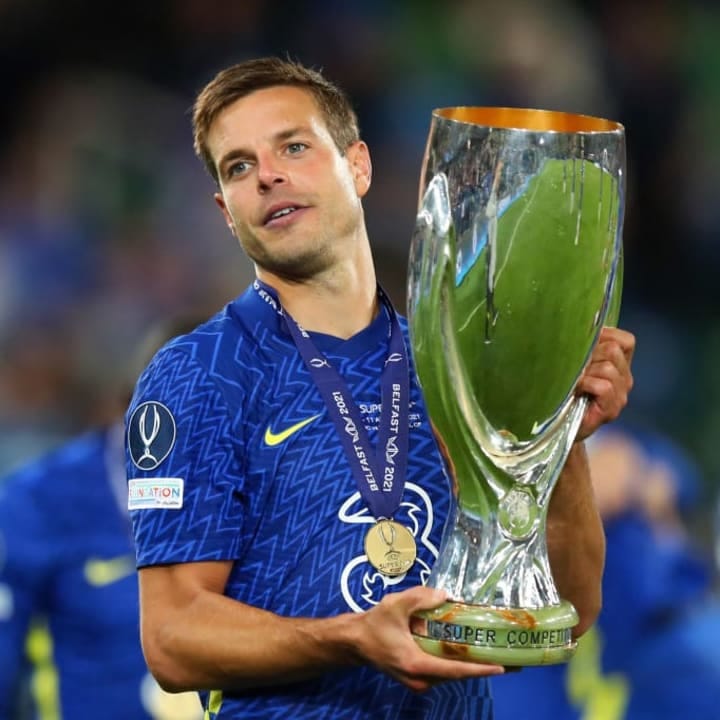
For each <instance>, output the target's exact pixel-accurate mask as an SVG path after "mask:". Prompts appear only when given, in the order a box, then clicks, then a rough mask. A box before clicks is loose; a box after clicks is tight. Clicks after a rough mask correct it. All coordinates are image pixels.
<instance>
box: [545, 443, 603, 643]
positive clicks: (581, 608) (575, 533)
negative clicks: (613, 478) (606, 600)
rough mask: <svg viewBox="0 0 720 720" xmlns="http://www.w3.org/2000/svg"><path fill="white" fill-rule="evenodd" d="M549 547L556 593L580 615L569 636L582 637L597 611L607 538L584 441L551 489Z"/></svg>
mask: <svg viewBox="0 0 720 720" xmlns="http://www.w3.org/2000/svg"><path fill="white" fill-rule="evenodd" d="M547 542H548V553H549V556H550V565H551V567H552V571H553V576H554V578H555V584H556V585H557V588H558V592H559V593H560V596H561V597H562V598H564V599H566V600H569V601H570V602H571V603H572V604H573V605H574V606H575V609H576V610H577V611H578V614H579V615H580V621H579V623H578V625H577V626H576V627H575V629H574V630H573V634H574V635H575V636H579V635H582V633H584V632H585V631H586V630H587V629H588V628H589V627H590V625H592V624H593V622H595V619H596V618H597V615H598V613H599V612H600V606H601V602H602V590H601V582H602V573H603V567H604V564H605V534H604V531H603V527H602V520H601V518H600V515H599V513H598V511H597V507H596V505H595V499H594V495H593V488H592V482H591V479H590V467H589V464H588V459H587V454H586V452H585V446H584V444H583V443H582V442H576V443H575V444H574V445H573V447H572V450H571V451H570V454H569V455H568V459H567V461H566V463H565V466H564V468H563V470H562V472H561V474H560V477H559V478H558V481H557V484H556V486H555V489H554V490H553V494H552V497H551V499H550V507H549V510H548V521H547Z"/></svg>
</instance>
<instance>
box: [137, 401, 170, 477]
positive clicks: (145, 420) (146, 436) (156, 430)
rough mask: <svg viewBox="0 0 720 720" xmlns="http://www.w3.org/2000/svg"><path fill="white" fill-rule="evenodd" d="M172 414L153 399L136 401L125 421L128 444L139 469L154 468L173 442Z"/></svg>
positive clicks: (165, 455) (164, 456)
mask: <svg viewBox="0 0 720 720" xmlns="http://www.w3.org/2000/svg"><path fill="white" fill-rule="evenodd" d="M175 432H176V431H175V418H174V417H173V415H172V413H171V412H170V411H169V410H168V409H167V408H166V407H165V405H163V404H162V403H159V402H156V401H155V400H149V401H147V402H144V403H142V404H141V405H138V406H137V407H136V408H135V411H134V412H133V414H132V417H131V418H130V422H129V423H128V448H129V451H130V457H131V458H132V461H133V463H134V464H135V465H136V466H137V467H139V468H140V469H141V470H154V469H155V468H156V467H158V465H160V463H161V462H162V461H163V460H164V459H165V458H166V457H167V456H168V455H169V454H170V451H171V450H172V448H173V445H174V444H175Z"/></svg>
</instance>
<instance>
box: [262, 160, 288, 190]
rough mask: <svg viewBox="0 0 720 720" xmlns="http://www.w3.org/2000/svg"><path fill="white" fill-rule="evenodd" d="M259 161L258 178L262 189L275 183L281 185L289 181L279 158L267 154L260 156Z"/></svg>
mask: <svg viewBox="0 0 720 720" xmlns="http://www.w3.org/2000/svg"><path fill="white" fill-rule="evenodd" d="M257 163H258V164H257V178H258V185H259V187H260V190H267V189H269V188H271V187H272V186H273V185H279V184H282V183H284V182H286V181H287V175H286V173H285V171H284V169H283V167H282V163H281V161H280V160H279V159H278V158H276V157H274V156H272V155H267V156H264V157H259V158H258V161H257Z"/></svg>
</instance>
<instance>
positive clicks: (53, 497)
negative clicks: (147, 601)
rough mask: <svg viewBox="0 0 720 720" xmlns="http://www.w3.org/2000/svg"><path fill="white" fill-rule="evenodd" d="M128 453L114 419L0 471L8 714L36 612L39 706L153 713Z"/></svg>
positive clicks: (4, 708) (0, 601)
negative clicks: (40, 646) (128, 498)
mask: <svg viewBox="0 0 720 720" xmlns="http://www.w3.org/2000/svg"><path fill="white" fill-rule="evenodd" d="M123 457H124V456H123V429H122V426H121V425H119V426H118V427H117V428H115V429H114V431H102V432H94V433H89V434H87V435H84V436H82V437H80V438H78V439H76V440H73V441H71V442H69V443H68V444H66V445H64V446H62V447H61V448H59V449H57V450H55V451H53V452H52V453H50V454H48V455H46V456H44V457H42V458H41V459H39V460H37V461H34V462H33V463H31V464H29V465H27V466H26V467H24V468H22V469H20V470H18V471H17V472H15V473H14V474H13V475H11V476H9V477H7V478H6V479H4V480H3V481H1V482H0V717H3V718H9V717H11V714H10V707H11V703H12V701H13V693H14V686H15V684H16V683H17V680H18V676H19V674H20V673H21V669H22V667H23V659H24V648H25V638H26V635H27V633H28V629H29V627H30V624H31V621H32V620H33V618H35V617H41V618H43V619H44V623H45V625H46V626H47V628H48V630H49V633H50V640H51V657H50V658H49V659H47V660H48V661H49V663H50V665H49V666H45V667H44V668H43V673H42V675H41V676H40V677H41V678H44V682H42V683H40V686H39V687H40V691H41V692H40V695H41V697H40V700H41V708H40V709H41V712H40V715H41V716H43V717H44V711H47V712H48V713H50V714H49V717H53V718H71V719H72V720H83V719H84V718H88V720H89V719H90V718H97V717H103V718H107V719H115V720H148V719H149V718H151V717H152V715H151V714H150V713H149V712H148V711H146V709H145V705H148V703H149V702H151V701H152V697H153V694H154V688H157V685H156V684H155V682H154V680H152V678H151V677H150V676H149V674H148V671H147V668H146V665H145V662H144V659H143V656H142V652H141V648H140V642H139V627H138V591H137V574H136V572H135V557H134V550H133V543H132V534H131V529H130V521H129V517H128V514H127V511H126V510H125V508H124V503H125V467H124V462H123ZM38 659H41V658H38ZM157 690H158V691H159V688H157ZM143 697H144V700H143Z"/></svg>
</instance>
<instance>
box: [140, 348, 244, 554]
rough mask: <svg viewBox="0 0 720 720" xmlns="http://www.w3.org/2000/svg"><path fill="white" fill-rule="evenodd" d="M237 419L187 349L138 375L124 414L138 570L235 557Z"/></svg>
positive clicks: (239, 515) (161, 356) (163, 356)
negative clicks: (169, 564) (131, 397)
mask: <svg viewBox="0 0 720 720" xmlns="http://www.w3.org/2000/svg"><path fill="white" fill-rule="evenodd" d="M234 406H235V407H237V406H238V405H237V404H236V403H234ZM239 414H240V413H238V412H237V411H236V412H235V413H234V415H235V416H234V417H230V412H229V409H228V404H227V400H226V397H225V396H224V394H223V393H222V392H221V391H220V389H219V385H218V383H217V382H216V379H215V378H214V377H213V373H212V372H211V371H209V370H208V368H207V367H206V366H205V365H204V364H203V362H202V361H201V360H200V359H199V358H198V354H197V353H195V352H193V346H192V345H191V344H189V345H187V346H184V347H183V348H182V349H180V348H166V349H165V350H162V351H161V352H160V353H158V355H156V356H155V358H154V359H153V361H152V362H151V363H150V365H149V366H148V368H147V369H146V370H145V372H144V373H143V374H142V375H141V377H140V379H139V381H138V384H137V387H136V389H135V393H134V396H133V399H132V401H131V404H130V407H129V408H128V412H127V415H126V421H127V422H126V425H127V435H126V460H127V473H128V507H129V509H130V514H131V518H132V524H133V533H134V538H135V546H136V553H137V565H138V567H143V566H147V565H156V564H165V563H181V562H197V561H207V560H233V559H236V558H237V557H238V555H239V553H240V545H241V540H240V538H241V529H242V524H243V517H244V509H243V508H244V505H243V502H242V497H243V494H244V492H245V487H244V484H245V483H244V476H243V472H242V464H243V457H244V453H243V439H242V437H241V426H240V423H239V422H238V417H237V416H238V415H239Z"/></svg>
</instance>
